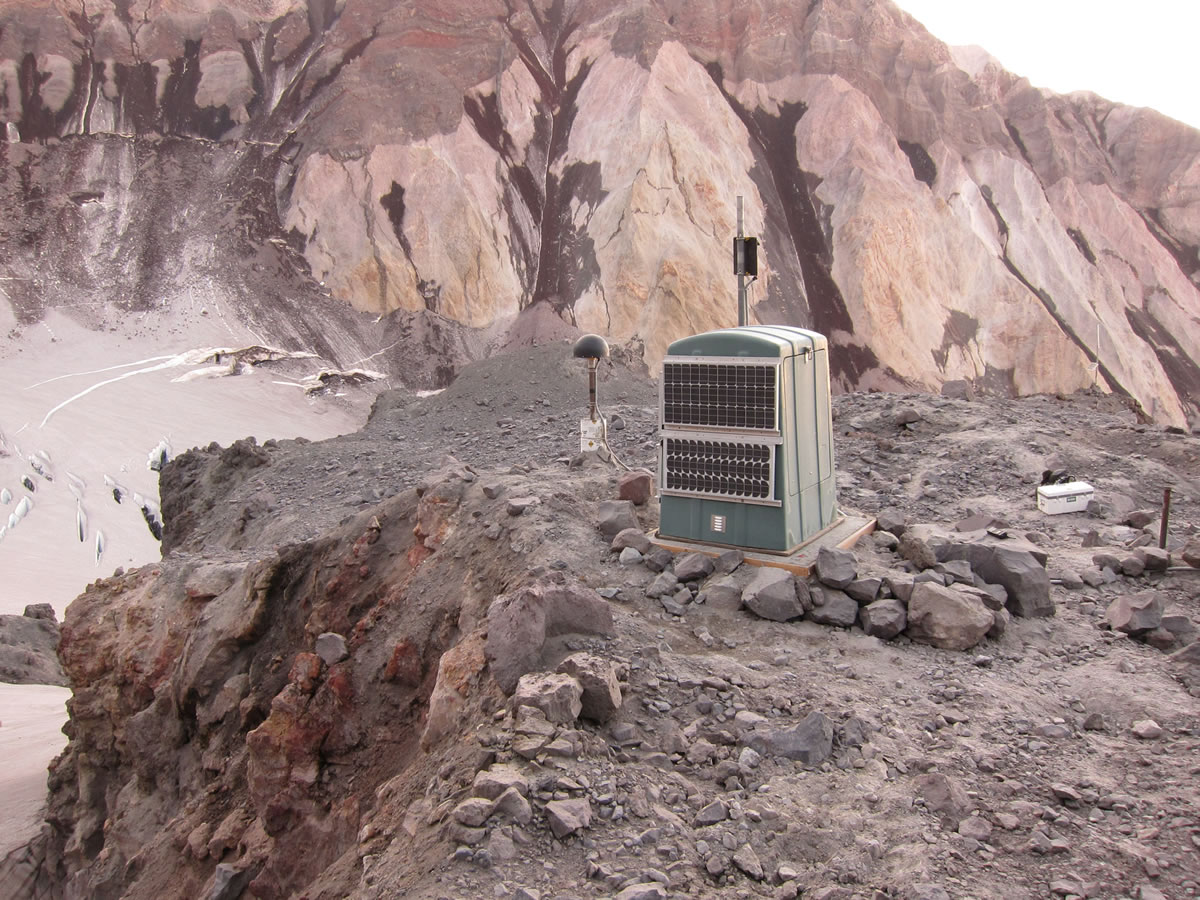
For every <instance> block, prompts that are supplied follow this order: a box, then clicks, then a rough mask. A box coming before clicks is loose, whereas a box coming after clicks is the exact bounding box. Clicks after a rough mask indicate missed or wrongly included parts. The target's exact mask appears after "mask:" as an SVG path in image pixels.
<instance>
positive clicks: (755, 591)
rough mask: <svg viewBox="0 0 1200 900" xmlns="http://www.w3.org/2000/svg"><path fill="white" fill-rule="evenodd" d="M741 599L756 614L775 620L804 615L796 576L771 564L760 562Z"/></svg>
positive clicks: (785, 619) (783, 620)
mask: <svg viewBox="0 0 1200 900" xmlns="http://www.w3.org/2000/svg"><path fill="white" fill-rule="evenodd" d="M742 603H743V604H745V606H746V608H747V609H749V610H750V611H751V612H752V613H754V614H755V615H756V616H759V617H760V618H763V619H770V620H772V621H774V622H786V621H788V620H789V619H796V618H799V617H800V616H802V615H804V606H803V605H802V604H801V602H800V597H799V596H798V594H797V582H796V579H795V578H794V577H793V576H792V575H791V573H789V572H787V571H785V570H783V569H775V568H772V567H770V566H759V568H758V570H757V571H756V572H755V573H754V578H753V579H752V580H751V581H750V583H749V584H748V585H746V587H745V589H744V590H743V591H742Z"/></svg>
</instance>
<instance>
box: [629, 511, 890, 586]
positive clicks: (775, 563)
mask: <svg viewBox="0 0 1200 900" xmlns="http://www.w3.org/2000/svg"><path fill="white" fill-rule="evenodd" d="M874 530H875V520H874V519H863V518H859V517H858V516H843V517H841V518H840V519H839V520H838V521H836V522H834V523H833V524H832V525H830V526H829V527H828V528H825V529H824V530H822V531H819V532H817V533H816V534H814V535H813V536H812V537H810V538H809V539H808V540H807V541H805V542H804V543H803V544H801V545H800V546H799V547H797V548H796V549H795V550H794V551H792V552H791V553H786V554H784V553H768V552H766V551H764V550H747V549H746V548H745V547H741V548H736V549H740V550H741V551H742V552H743V553H745V554H746V562H747V563H749V564H750V565H752V566H772V567H774V568H777V569H786V570H787V571H789V572H791V573H792V574H793V575H801V576H806V575H808V574H809V572H811V571H812V567H813V565H814V564H815V563H816V561H817V552H818V551H819V550H820V549H821V548H822V547H838V548H840V549H842V550H849V549H850V548H851V547H853V546H854V545H855V544H856V543H857V542H858V539H859V538H861V537H862V536H863V535H867V534H870V533H871V532H872V531H874ZM647 537H649V538H650V543H652V544H654V545H655V546H657V547H665V548H666V549H667V550H670V551H671V552H672V553H703V554H705V555H706V556H712V557H717V556H720V555H721V554H722V553H724V552H725V551H727V550H730V549H735V548H732V547H730V546H721V545H719V544H702V543H700V542H699V541H687V540H683V539H681V538H671V537H667V538H664V537H659V534H658V531H657V530H656V531H652V532H650V533H649V534H648V535H647Z"/></svg>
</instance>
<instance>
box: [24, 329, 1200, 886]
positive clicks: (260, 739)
mask: <svg viewBox="0 0 1200 900" xmlns="http://www.w3.org/2000/svg"><path fill="white" fill-rule="evenodd" d="M572 366H574V367H575V369H574V371H573V370H572V368H571V367H572ZM579 368H580V367H579V365H578V363H576V362H574V361H571V360H569V359H568V358H567V353H566V346H565V345H556V346H554V347H549V348H539V349H538V350H537V351H525V352H521V353H516V354H511V355H507V356H500V357H496V358H495V359H493V360H489V361H488V363H487V368H486V369H485V370H483V371H481V372H479V373H478V374H477V375H475V376H474V377H476V378H478V379H480V380H479V381H478V382H475V383H473V382H472V381H471V380H470V379H471V376H469V375H465V376H464V379H463V380H462V382H461V384H458V388H459V389H458V390H457V391H455V390H454V387H453V386H452V387H451V388H450V389H448V390H446V391H444V392H442V393H440V394H437V395H434V396H429V397H423V398H421V397H415V396H412V395H408V394H405V393H403V392H398V393H394V394H390V395H382V396H381V398H380V400H379V402H378V403H377V405H376V410H375V413H374V414H373V416H372V419H371V422H370V423H369V424H368V426H367V427H366V428H365V429H364V430H363V431H362V432H360V433H359V434H356V435H351V436H346V437H344V438H338V439H334V440H331V441H325V442H321V443H316V444H308V443H303V442H280V443H272V444H269V445H265V446H262V447H259V446H257V445H256V444H254V443H252V442H243V443H241V444H238V445H235V446H233V447H229V448H219V447H210V448H208V449H206V450H194V451H191V452H190V453H188V454H184V455H183V456H181V457H179V458H177V459H176V460H175V461H173V462H172V463H171V464H170V465H168V467H167V469H166V470H165V471H164V473H163V501H164V502H163V508H164V517H165V520H166V526H167V533H166V534H165V535H164V538H165V539H166V540H165V541H164V545H165V547H166V548H167V553H166V555H165V556H164V559H163V561H162V562H161V563H160V564H156V565H154V566H147V567H144V568H142V569H139V570H136V571H133V572H128V573H117V574H116V575H114V576H113V577H111V578H107V579H102V580H100V581H98V582H97V583H96V584H95V585H93V586H91V587H90V588H89V590H88V591H87V592H86V593H85V594H84V595H82V596H81V597H80V598H79V599H78V600H77V601H76V603H75V604H73V605H72V607H71V609H70V611H69V613H68V615H67V618H66V621H65V622H64V625H63V638H62V645H61V651H60V652H61V656H62V659H63V663H64V668H65V670H66V671H67V674H68V676H69V677H70V678H71V680H72V684H73V685H74V687H75V699H74V700H73V701H72V704H71V714H72V718H71V723H70V725H69V734H70V735H71V743H70V745H69V746H68V749H67V751H66V752H65V753H64V755H63V757H61V758H60V759H59V760H58V761H57V762H56V763H55V765H54V767H53V769H52V772H51V779H50V788H51V797H50V799H51V805H50V813H49V816H48V820H47V827H46V829H45V832H44V836H43V839H42V840H41V841H39V842H35V845H32V846H31V847H30V848H28V849H27V851H26V853H25V855H24V856H21V857H10V859H9V860H8V861H7V863H6V864H5V871H4V875H3V877H4V878H6V879H9V880H8V881H6V882H4V883H5V884H6V885H12V884H14V883H17V882H21V883H22V886H23V889H26V890H27V892H28V893H31V894H33V895H35V896H36V895H42V896H59V895H62V896H94V897H104V896H114V897H115V896H128V897H139V896H147V897H149V896H162V895H163V893H164V891H165V892H172V891H186V892H188V893H190V894H193V895H197V896H213V897H236V896H239V895H242V893H243V892H245V893H246V895H248V896H260V897H274V896H287V895H290V894H292V893H298V892H303V893H305V894H306V895H307V896H311V897H345V896H361V897H374V896H378V897H384V896H398V895H402V896H411V897H430V898H434V897H459V896H468V895H480V894H491V895H493V896H502V897H524V898H530V897H538V898H551V897H556V898H567V897H584V896H614V897H622V898H623V900H632V898H635V897H639V898H652V897H675V896H691V897H697V896H698V897H710V896H711V897H717V896H730V895H738V896H747V897H753V896H772V897H774V896H778V897H791V896H797V895H798V894H800V893H803V895H804V896H806V897H809V896H812V897H824V898H826V900H830V898H839V897H844V898H858V897H864V898H867V897H869V898H872V900H877V898H883V897H891V896H899V897H913V898H916V897H941V896H976V897H1001V896H1004V897H1014V896H1018V897H1042V896H1047V895H1049V894H1053V895H1056V896H1076V897H1087V896H1092V897H1130V898H1135V897H1144V898H1145V897H1155V896H1165V897H1171V898H1175V897H1184V896H1191V895H1192V894H1193V893H1194V892H1195V891H1196V890H1197V889H1198V888H1200V885H1197V883H1196V881H1195V876H1194V873H1195V872H1196V871H1197V868H1198V862H1200V858H1198V856H1197V854H1198V852H1200V810H1198V809H1197V807H1196V800H1195V797H1194V792H1193V791H1191V789H1190V785H1191V783H1192V782H1193V780H1194V778H1195V776H1196V775H1197V774H1200V773H1197V772H1196V771H1193V769H1194V765H1193V764H1192V763H1191V762H1190V760H1191V759H1193V758H1194V756H1195V752H1196V749H1197V735H1196V732H1195V721H1196V712H1197V694H1198V693H1200V680H1198V676H1197V672H1198V664H1197V661H1196V660H1195V650H1196V647H1197V646H1200V645H1198V644H1196V643H1195V640H1194V632H1193V631H1189V628H1188V626H1189V625H1191V627H1192V628H1194V626H1195V622H1196V620H1197V618H1198V617H1200V607H1198V604H1200V598H1198V595H1197V590H1198V585H1197V578H1198V577H1200V575H1198V572H1200V570H1197V569H1196V568H1194V563H1195V561H1196V560H1197V553H1198V550H1200V548H1197V546H1196V540H1197V539H1196V537H1195V535H1196V528H1197V521H1198V513H1200V506H1198V505H1197V498H1200V490H1198V488H1200V485H1197V484H1196V482H1195V479H1194V476H1191V475H1189V474H1188V473H1190V472H1195V471H1197V469H1196V466H1195V462H1196V455H1197V453H1198V452H1200V447H1198V446H1197V443H1196V439H1195V438H1193V437H1190V436H1188V435H1185V434H1179V433H1175V432H1173V431H1170V430H1166V429H1163V428H1160V427H1154V426H1146V425H1141V424H1138V423H1137V421H1136V419H1135V418H1134V417H1133V416H1132V415H1131V414H1130V413H1129V412H1128V411H1126V410H1124V409H1123V408H1122V407H1121V406H1120V405H1119V404H1116V403H1114V402H1113V401H1112V400H1111V399H1109V398H1105V397H1103V396H1102V395H1077V396H1075V397H1070V398H1066V397H1063V398H1056V397H1037V398H1029V399H1027V400H1023V401H997V400H975V401H967V400H956V399H951V398H928V397H922V396H918V395H907V396H899V397H898V396H894V395H883V394H855V395H849V396H845V397H842V398H839V399H838V403H837V419H836V423H835V424H836V430H837V460H838V467H839V490H840V501H841V503H842V505H843V507H845V508H846V509H847V510H848V511H852V512H861V513H865V514H870V515H878V518H879V523H880V525H881V526H886V529H890V530H886V529H885V528H883V527H881V529H880V531H879V532H877V534H875V535H873V536H871V537H868V538H865V539H863V540H862V541H860V542H859V544H858V545H857V546H856V547H855V548H854V551H853V553H852V554H847V553H829V554H826V555H825V556H824V557H823V558H822V559H821V560H820V561H819V563H818V566H817V571H816V572H815V573H814V575H813V576H812V577H811V578H809V579H804V580H797V579H793V578H791V576H786V575H785V576H783V577H780V575H779V574H778V572H777V571H776V570H770V569H752V568H749V567H747V566H746V565H745V564H744V563H742V562H741V561H740V560H739V559H738V555H737V554H736V553H730V554H726V555H725V556H723V557H721V558H720V559H718V560H715V561H712V560H706V559H700V558H696V557H694V556H691V555H686V554H685V555H678V556H672V555H671V554H669V553H664V552H662V551H659V550H655V549H654V548H652V547H650V546H647V545H646V544H644V543H643V542H642V541H640V540H638V538H637V535H639V534H642V533H643V532H644V531H645V530H647V529H650V528H652V527H653V525H654V522H655V503H654V500H653V498H648V499H646V502H645V503H644V504H642V505H640V506H639V505H637V504H636V503H635V502H634V500H641V499H644V494H643V495H642V496H639V490H642V489H644V479H643V478H639V477H626V478H622V477H620V476H619V471H620V470H618V469H616V468H614V467H612V466H611V465H609V464H606V463H604V462H603V461H602V460H600V459H593V458H587V457H577V456H576V454H575V453H574V452H573V449H572V442H573V438H572V433H573V431H574V428H573V424H572V421H571V416H570V415H564V414H563V413H562V412H561V406H562V403H561V400H560V399H559V398H560V397H561V396H562V395H563V393H567V394H569V393H570V390H571V389H572V387H574V388H575V389H577V390H578V396H579V397H580V399H582V397H583V396H584V393H583V391H582V390H581V388H582V384H583V379H582V377H581V376H582V373H581V372H579V371H578V370H579ZM602 371H603V374H604V376H605V378H604V381H603V382H602V385H601V399H602V401H604V399H605V398H606V397H607V398H611V399H609V400H608V403H609V404H611V410H610V414H611V415H612V416H613V424H614V426H615V425H616V424H617V423H616V418H617V417H618V416H619V417H620V418H621V419H622V420H623V422H624V427H622V428H616V427H614V428H613V430H612V431H611V437H612V445H613V449H614V450H615V452H616V453H617V455H618V457H620V458H621V459H623V460H625V461H626V462H627V463H629V464H631V465H634V466H637V465H639V464H646V463H650V462H651V461H652V459H653V448H654V440H653V437H654V431H653V429H654V422H655V421H656V413H655V410H654V407H653V406H652V405H651V404H652V403H653V386H652V384H651V383H649V382H648V381H647V380H645V378H644V375H642V374H639V372H638V370H637V367H636V366H635V365H633V364H632V363H628V362H624V361H622V359H621V358H620V357H619V356H618V358H617V360H616V361H615V362H614V363H613V364H612V365H611V366H607V367H606V368H604V369H603V370H602ZM572 377H573V378H574V379H575V381H574V382H572V381H571V380H570V379H571V378H572ZM478 384H486V385H487V386H488V390H487V392H486V394H484V393H482V392H480V391H479V390H478ZM564 384H565V385H566V388H565V391H564ZM551 398H554V400H553V401H552V400H551ZM543 399H544V400H546V401H547V404H550V403H552V402H553V405H552V406H550V405H546V404H543V403H542V402H541V401H542V400H543ZM485 404H486V405H485ZM485 409H486V411H487V412H486V415H488V417H489V418H488V419H484V418H483V415H484V414H485V413H483V412H482V410H485ZM493 416H494V418H492V417H493ZM551 417H553V418H551ZM547 419H550V421H547ZM467 420H470V421H472V422H474V426H473V427H472V428H470V429H466V428H463V429H462V430H461V431H458V430H456V429H457V425H456V423H457V422H459V421H467ZM490 422H495V423H496V424H495V425H494V426H492V425H490V424H488V423H490ZM509 444H511V447H510V446H508V445H509ZM447 445H449V447H450V448H451V449H453V450H454V452H455V454H456V456H455V458H451V459H444V458H441V457H437V456H435V455H433V450H434V448H436V447H439V446H441V447H443V448H445V447H446V446H447ZM514 459H519V460H520V462H519V463H515V462H514ZM439 460H440V461H439ZM1047 468H1050V469H1061V468H1070V469H1071V470H1072V471H1073V472H1075V473H1076V474H1078V475H1079V476H1080V477H1086V478H1088V480H1089V481H1091V482H1093V483H1094V484H1095V485H1096V487H1097V502H1096V504H1095V506H1094V507H1093V508H1092V510H1091V511H1090V512H1089V513H1088V514H1075V515H1068V516H1058V517H1047V516H1042V515H1041V514H1040V513H1038V512H1037V511H1036V509H1035V507H1034V505H1033V502H1032V493H1033V489H1034V487H1035V486H1036V483H1037V481H1038V478H1039V476H1040V473H1041V471H1042V470H1043V469H1047ZM1164 483H1167V484H1170V485H1171V486H1173V487H1174V489H1175V506H1174V513H1173V515H1172V519H1171V523H1172V524H1171V527H1170V529H1169V533H1170V540H1169V542H1168V550H1167V552H1165V553H1161V554H1160V553H1157V552H1155V551H1156V547H1155V544H1156V541H1155V540H1154V536H1156V535H1157V528H1156V527H1155V526H1156V524H1157V523H1156V522H1155V521H1154V518H1155V515H1156V513H1155V511H1154V509H1153V508H1152V506H1151V505H1150V504H1151V501H1152V500H1153V499H1154V497H1155V496H1156V494H1158V493H1159V490H1160V488H1161V486H1162V485H1163V484H1164ZM375 491H379V493H380V495H379V496H376V495H375V493H374V492H375ZM314 492H317V500H318V502H314ZM622 495H624V497H623V496H622ZM168 510H174V512H173V513H171V514H168ZM308 510H311V512H306V511H308ZM189 513H190V515H189ZM201 513H202V514H201ZM923 523H924V524H923ZM630 526H636V528H637V529H638V530H637V532H630V531H628V530H627V528H629V527H630ZM988 529H991V530H992V531H993V532H995V533H996V534H999V533H1006V534H1008V537H1006V538H998V537H995V536H993V537H991V538H990V539H989V538H984V537H983V536H984V535H986V532H987V530H988ZM980 547H990V549H988V550H986V552H985V551H982V550H979V549H977V548H980ZM996 547H999V548H1001V549H1005V550H1007V549H1009V548H1012V547H1019V548H1022V549H1020V550H1014V551H1012V555H1013V556H1014V557H1016V556H1018V555H1019V554H1026V555H1027V556H1029V557H1030V558H1032V559H1033V560H1034V564H1033V565H1032V566H1030V565H1028V564H1024V565H1018V566H1016V568H1017V570H1018V571H1019V572H1020V573H1021V576H1022V579H1023V580H1022V579H1015V578H1014V577H1010V576H1012V573H1011V572H1009V573H1008V574H1003V573H1004V572H1005V571H1006V568H1005V567H1004V566H1000V565H999V564H998V563H996V561H995V560H994V559H993V558H992V557H995V556H996V554H997V553H998V552H999V551H998V550H997V549H995V548H996ZM954 548H967V549H960V550H959V551H956V550H955V549H954ZM954 557H963V558H954ZM1022 559H1023V557H1022ZM1024 562H1025V563H1027V562H1028V561H1027V560H1024ZM1139 563H1140V567H1139V565H1138V564H1139ZM1014 564H1015V563H1014ZM985 571H986V572H989V573H992V574H990V575H989V577H988V578H983V577H982V576H981V577H978V578H977V577H976V576H977V575H980V573H982V572H985ZM772 573H774V574H772ZM1005 583H1007V586H1006V587H1004V588H1003V592H1001V591H1000V590H997V586H998V585H1002V584H1005ZM1027 590H1028V591H1029V592H1030V593H1027ZM789 591H790V598H791V599H790V602H789V600H788V597H789V594H788V592H789ZM906 594H907V596H905V595H906ZM843 598H844V599H843ZM964 598H965V599H964ZM1001 598H1003V599H1001ZM760 601H762V604H761V606H760ZM1026 602H1028V604H1029V605H1025V604H1026ZM879 604H885V605H886V604H890V605H891V609H890V610H886V609H880V608H879V606H878V605H879ZM939 604H940V605H939ZM756 606H760V609H759V610H758V612H759V613H760V614H756V613H755V612H752V611H751V610H754V608H755V607H756ZM744 607H745V608H744ZM873 609H875V610H878V614H876V613H872V612H867V611H869V610H873ZM914 609H915V610H916V615H915V616H914ZM772 610H774V611H775V613H774V614H771V615H769V617H767V618H763V617H762V616H761V612H763V611H767V612H771V611H772ZM922 610H924V611H922ZM931 610H932V611H931ZM980 610H982V611H984V612H986V622H985V621H984V620H983V616H982V615H980V614H979V613H980ZM1002 610H1008V611H1010V612H1011V613H1018V614H1017V615H1009V614H1003V615H998V614H999V613H1001V612H1002ZM1022 612H1023V613H1026V615H1021V614H1019V613H1022ZM885 613H887V614H886V615H885ZM1030 613H1032V615H1028V614H1030ZM901 614H903V617H904V618H905V620H906V623H905V624H902V625H901V624H899V622H898V619H899V617H900V615H901ZM960 614H961V615H960ZM114 616H115V617H117V619H118V620H119V622H120V625H121V627H120V628H119V629H115V630H114V629H112V628H111V627H110V626H109V625H108V624H106V623H109V622H111V621H112V620H113V617H114ZM913 618H917V619H919V620H920V621H921V623H922V624H919V625H918V626H917V627H916V628H914V626H913V624H912V619H913ZM889 623H890V624H889ZM1001 623H1003V627H1002V628H1000V627H998V626H1000V625H1001ZM1168 625H1170V626H1172V627H1173V628H1174V629H1175V630H1172V627H1167V626H1168ZM884 629H886V630H884ZM981 630H982V633H980V632H981ZM869 632H870V633H869ZM1156 632H1160V633H1159V634H1155V633H1156ZM1161 632H1167V633H1168V634H1169V635H1170V637H1171V641H1170V643H1168V642H1167V635H1165V634H1162V633H1161ZM964 634H966V635H967V637H963V636H962V635H964ZM875 635H879V636H875ZM1152 635H1153V637H1152ZM939 644H942V645H945V646H954V647H959V648H965V649H943V647H941V646H938V645H939ZM1179 647H1182V649H1176V648H1179ZM1164 651H1165V652H1164ZM301 851H303V852H301ZM22 879H23V881H22Z"/></svg>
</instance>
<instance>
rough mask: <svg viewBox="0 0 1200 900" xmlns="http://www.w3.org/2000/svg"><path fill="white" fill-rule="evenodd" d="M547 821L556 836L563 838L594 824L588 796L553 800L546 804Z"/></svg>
mask: <svg viewBox="0 0 1200 900" xmlns="http://www.w3.org/2000/svg"><path fill="white" fill-rule="evenodd" d="M546 821H547V822H549V823H550V830H551V831H552V832H553V833H554V836H555V837H556V838H558V839H559V840H562V839H563V838H564V837H566V836H567V835H569V834H574V833H575V832H576V831H579V830H580V829H581V828H587V827H588V826H590V825H591V824H592V805H591V803H590V801H588V800H587V799H586V798H573V799H570V800H551V801H550V802H549V803H547V804H546Z"/></svg>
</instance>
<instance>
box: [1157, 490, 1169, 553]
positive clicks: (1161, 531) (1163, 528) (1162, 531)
mask: <svg viewBox="0 0 1200 900" xmlns="http://www.w3.org/2000/svg"><path fill="white" fill-rule="evenodd" d="M1170 517H1171V489H1170V488H1164V489H1163V510H1162V524H1161V525H1159V526H1158V549H1159V550H1166V549H1167V520H1168V519H1170Z"/></svg>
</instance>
